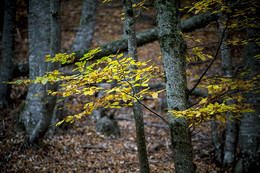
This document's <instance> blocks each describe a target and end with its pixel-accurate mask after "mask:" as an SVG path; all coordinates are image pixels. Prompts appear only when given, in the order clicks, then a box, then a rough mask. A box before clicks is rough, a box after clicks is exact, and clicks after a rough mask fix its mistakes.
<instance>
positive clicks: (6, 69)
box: [0, 0, 16, 109]
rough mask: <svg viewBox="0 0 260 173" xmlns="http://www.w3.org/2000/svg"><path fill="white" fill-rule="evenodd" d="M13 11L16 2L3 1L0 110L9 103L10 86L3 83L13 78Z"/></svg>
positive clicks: (10, 0)
mask: <svg viewBox="0 0 260 173" xmlns="http://www.w3.org/2000/svg"><path fill="white" fill-rule="evenodd" d="M15 9H16V0H9V1H8V0H5V8H4V20H3V21H4V26H3V36H2V67H1V75H0V109H1V108H6V107H8V104H9V102H10V92H11V86H10V85H7V84H6V83H3V82H6V81H10V80H12V77H13V69H14V60H15V54H14V41H15V17H16V16H15V14H16V10H15ZM1 13H2V12H1Z"/></svg>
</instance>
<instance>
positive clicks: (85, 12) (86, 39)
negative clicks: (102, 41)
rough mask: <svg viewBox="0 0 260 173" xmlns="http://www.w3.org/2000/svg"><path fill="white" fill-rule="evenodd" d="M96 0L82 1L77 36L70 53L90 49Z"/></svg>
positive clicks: (94, 21) (95, 14)
mask: <svg viewBox="0 0 260 173" xmlns="http://www.w3.org/2000/svg"><path fill="white" fill-rule="evenodd" d="M97 6H98V1H97V0H84V3H83V8H82V13H81V18H80V24H79V28H78V32H77V36H76V38H75V41H74V43H73V46H72V48H71V50H72V51H80V50H86V49H89V48H90V45H91V42H92V39H93V36H94V31H95V25H96V16H97Z"/></svg>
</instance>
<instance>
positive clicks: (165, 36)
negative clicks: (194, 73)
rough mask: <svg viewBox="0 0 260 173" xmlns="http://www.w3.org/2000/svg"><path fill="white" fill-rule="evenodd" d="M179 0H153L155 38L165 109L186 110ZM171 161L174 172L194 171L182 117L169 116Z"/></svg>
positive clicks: (187, 135)
mask: <svg viewBox="0 0 260 173" xmlns="http://www.w3.org/2000/svg"><path fill="white" fill-rule="evenodd" d="M179 8H180V0H157V1H156V13H157V23H158V32H159V33H158V37H159V43H160V47H161V52H162V57H163V67H164V72H165V78H166V79H165V81H166V95H167V105H168V110H169V111H171V110H185V109H186V108H187V97H188V96H187V82H186V77H185V63H186V62H185V52H186V44H185V41H184V40H183V38H182V36H181V33H180V30H181V25H180V13H179ZM169 119H170V122H169V123H170V134H171V142H172V147H173V160H174V164H175V171H176V172H177V173H187V172H189V173H193V172H195V170H196V169H195V164H194V163H193V149H192V144H191V136H190V132H189V129H188V126H187V122H186V119H185V118H175V117H174V116H172V115H170V117H169Z"/></svg>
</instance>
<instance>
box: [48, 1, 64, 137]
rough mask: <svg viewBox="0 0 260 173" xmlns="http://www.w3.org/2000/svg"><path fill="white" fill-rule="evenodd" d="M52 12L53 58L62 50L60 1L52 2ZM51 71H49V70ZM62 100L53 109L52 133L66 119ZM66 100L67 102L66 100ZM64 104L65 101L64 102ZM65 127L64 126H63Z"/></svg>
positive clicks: (58, 99)
mask: <svg viewBox="0 0 260 173" xmlns="http://www.w3.org/2000/svg"><path fill="white" fill-rule="evenodd" d="M50 11H51V26H50V27H51V43H50V44H51V57H53V56H55V54H57V53H59V52H60V50H61V20H60V0H50ZM59 67H61V64H60V63H59V64H57V63H52V66H51V68H52V69H55V68H59ZM48 71H49V70H48ZM59 84H60V83H56V84H54V85H55V86H53V89H55V90H57V89H58V85H59ZM60 99H62V98H61V97H60V96H56V103H55V107H54V108H53V109H54V110H53V115H52V119H51V125H52V126H51V128H50V129H49V132H50V133H52V134H53V133H55V132H57V131H58V130H59V129H60V127H57V126H56V125H55V124H56V123H57V122H58V121H61V120H62V118H64V117H66V115H67V114H66V111H65V108H64V109H62V110H59V108H61V107H64V106H65V104H62V101H60ZM64 100H67V99H66V98H65V99H64ZM63 102H64V101H63ZM63 126H64V125H63Z"/></svg>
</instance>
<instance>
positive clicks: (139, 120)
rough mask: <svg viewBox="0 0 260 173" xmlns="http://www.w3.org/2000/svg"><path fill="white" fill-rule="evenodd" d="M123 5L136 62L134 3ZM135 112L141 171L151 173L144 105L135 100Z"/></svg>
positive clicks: (129, 46) (123, 0)
mask: <svg viewBox="0 0 260 173" xmlns="http://www.w3.org/2000/svg"><path fill="white" fill-rule="evenodd" d="M122 3H123V7H124V13H125V33H126V35H127V39H128V55H129V56H131V57H133V59H134V60H136V61H138V57H137V43H136V33H135V21H134V12H133V9H132V2H131V1H129V0H122ZM133 68H135V67H133ZM133 90H134V91H133V93H138V92H139V88H138V87H134V88H133ZM133 110H134V117H135V126H136V140H137V149H138V158H139V166H140V170H141V172H142V173H149V172H150V168H149V162H148V157H147V152H146V142H145V132H144V121H143V111H142V105H141V104H140V103H139V102H137V101H136V100H133Z"/></svg>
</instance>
